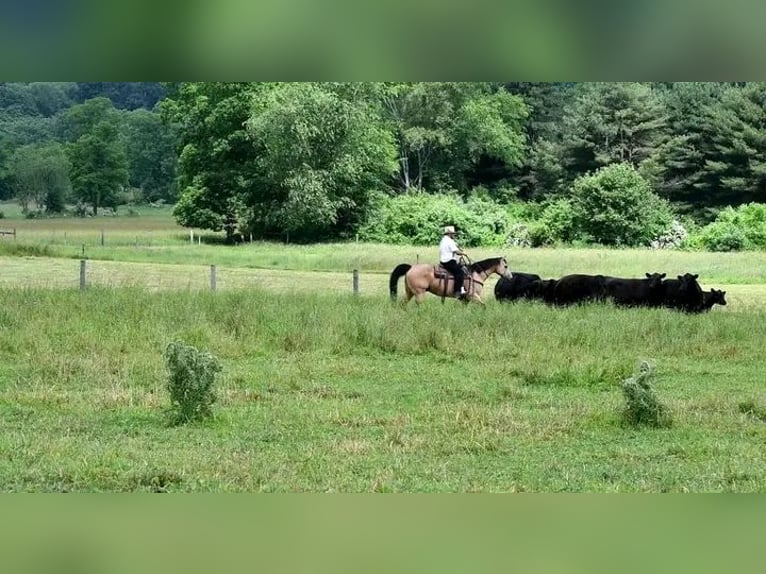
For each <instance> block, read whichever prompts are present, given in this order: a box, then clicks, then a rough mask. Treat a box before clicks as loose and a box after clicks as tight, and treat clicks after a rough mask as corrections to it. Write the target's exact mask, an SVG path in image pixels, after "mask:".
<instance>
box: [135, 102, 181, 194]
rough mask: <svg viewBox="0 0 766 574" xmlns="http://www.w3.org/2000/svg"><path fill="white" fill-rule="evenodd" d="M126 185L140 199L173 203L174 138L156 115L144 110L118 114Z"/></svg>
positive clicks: (175, 162) (174, 172) (175, 161)
mask: <svg viewBox="0 0 766 574" xmlns="http://www.w3.org/2000/svg"><path fill="white" fill-rule="evenodd" d="M122 120H123V124H122V125H123V130H122V132H123V137H124V139H125V146H126V152H127V156H128V163H129V165H130V185H131V186H132V187H134V188H137V189H140V190H141V191H142V195H143V197H144V199H146V200H147V201H157V200H159V199H162V200H164V201H167V202H172V201H173V200H174V195H175V194H174V191H175V174H176V164H177V157H176V137H175V134H174V133H173V131H172V128H171V127H169V126H167V125H165V124H163V122H162V118H161V117H160V114H159V113H157V112H152V111H148V110H144V109H137V110H134V111H131V112H123V113H122Z"/></svg>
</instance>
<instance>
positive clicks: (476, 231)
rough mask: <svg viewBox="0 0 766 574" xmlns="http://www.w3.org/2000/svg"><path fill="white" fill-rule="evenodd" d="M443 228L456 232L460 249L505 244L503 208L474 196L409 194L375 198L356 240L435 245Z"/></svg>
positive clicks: (505, 218)
mask: <svg viewBox="0 0 766 574" xmlns="http://www.w3.org/2000/svg"><path fill="white" fill-rule="evenodd" d="M445 225H454V226H455V227H456V228H457V230H458V237H457V240H458V243H459V244H460V245H461V246H463V247H475V246H480V245H483V246H500V245H503V244H504V243H505V240H506V235H507V233H508V229H509V218H508V214H507V212H506V210H505V209H504V208H503V206H501V205H499V204H497V203H495V202H493V201H492V200H490V199H484V198H479V197H474V198H471V199H469V200H468V201H463V200H462V199H461V198H460V197H459V196H457V195H455V194H450V195H448V194H438V195H436V194H426V193H409V194H404V195H399V196H395V197H388V196H386V197H379V198H378V200H377V201H376V207H375V210H374V211H373V212H372V214H371V216H370V218H369V220H368V221H367V223H365V224H364V225H363V226H362V227H361V229H360V230H359V238H360V239H362V240H364V241H372V242H377V243H396V244H408V243H409V244H413V245H437V244H438V243H439V240H440V239H441V237H442V229H443V227H444V226H445Z"/></svg>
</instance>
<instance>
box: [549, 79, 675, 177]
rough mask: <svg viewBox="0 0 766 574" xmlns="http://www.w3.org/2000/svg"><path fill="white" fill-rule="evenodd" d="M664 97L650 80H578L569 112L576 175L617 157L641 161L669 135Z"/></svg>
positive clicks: (567, 140)
mask: <svg viewBox="0 0 766 574" xmlns="http://www.w3.org/2000/svg"><path fill="white" fill-rule="evenodd" d="M666 119H667V117H666V113H665V110H664V107H663V104H662V101H661V100H660V99H659V98H658V96H657V94H656V93H655V92H654V90H653V89H652V86H651V85H649V84H646V83H638V82H606V83H605V82H594V83H583V84H580V85H579V86H578V89H577V90H576V92H575V98H574V101H573V103H572V105H571V106H570V107H568V108H567V109H566V112H565V115H564V124H565V126H566V131H565V145H566V149H567V150H568V151H567V154H568V156H569V157H570V162H571V165H572V168H573V172H574V173H573V175H578V172H579V173H580V174H584V173H586V172H589V171H592V170H594V169H597V168H599V167H602V166H606V165H609V164H611V163H629V164H631V165H633V166H634V167H639V166H641V164H642V163H644V162H645V161H648V160H651V158H652V157H653V156H654V155H655V154H656V153H657V151H658V150H659V148H660V145H661V144H662V141H663V140H664V139H666V136H665V130H664V127H665V122H666Z"/></svg>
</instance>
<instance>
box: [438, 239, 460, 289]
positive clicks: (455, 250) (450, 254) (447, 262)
mask: <svg viewBox="0 0 766 574" xmlns="http://www.w3.org/2000/svg"><path fill="white" fill-rule="evenodd" d="M465 255H466V254H465V252H463V251H462V250H461V249H460V247H458V244H457V243H456V242H455V228H454V227H453V226H452V225H448V226H446V227H445V228H444V236H443V237H442V240H441V242H440V243H439V263H441V266H442V267H444V268H445V269H446V270H447V271H449V272H450V273H452V274H453V275H454V276H455V297H457V298H458V299H463V298H464V297H465V296H466V291H465V288H464V287H463V278H464V273H463V267H462V266H461V265H460V263H459V259H458V258H459V257H463V256H465Z"/></svg>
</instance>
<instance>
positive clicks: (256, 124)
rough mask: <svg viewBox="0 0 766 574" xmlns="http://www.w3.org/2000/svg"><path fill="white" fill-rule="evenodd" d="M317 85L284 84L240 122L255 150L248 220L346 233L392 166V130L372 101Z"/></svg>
mask: <svg viewBox="0 0 766 574" xmlns="http://www.w3.org/2000/svg"><path fill="white" fill-rule="evenodd" d="M344 95H345V92H344V91H341V92H340V93H338V92H336V91H335V90H333V89H332V87H326V86H324V85H320V84H309V83H306V84H284V85H281V86H279V87H278V88H275V89H273V90H271V91H270V92H269V93H268V94H266V95H265V96H264V98H263V99H262V100H260V101H259V102H258V103H257V104H256V105H254V108H253V112H252V114H251V117H250V119H249V121H248V122H247V129H248V133H249V136H250V138H251V139H252V140H253V143H254V145H255V148H256V149H257V150H258V151H259V154H258V159H257V161H256V167H257V171H258V177H259V185H258V189H257V190H256V192H255V193H253V194H251V195H250V196H249V197H248V198H247V199H246V200H245V203H246V205H247V206H248V207H249V208H250V209H251V210H252V222H251V226H252V227H254V228H255V229H256V230H259V229H261V228H262V227H264V226H267V227H272V228H274V227H276V228H278V229H281V230H285V231H288V232H289V233H290V234H291V237H293V238H297V239H304V240H312V239H317V238H318V237H323V236H333V235H335V236H337V235H339V234H340V235H342V234H343V233H344V232H345V233H346V234H348V233H349V232H351V231H353V230H354V229H355V228H356V226H357V225H358V224H359V223H360V222H361V220H362V218H363V217H364V214H365V213H366V210H367V207H368V203H369V201H370V192H371V191H372V190H374V189H380V188H382V187H383V186H384V185H385V184H386V183H387V182H388V181H389V180H390V179H391V178H392V176H393V174H394V173H395V171H396V168H397V164H396V159H395V158H396V149H395V147H394V143H393V138H392V137H391V134H390V133H389V132H388V131H386V130H385V129H384V127H383V124H382V120H381V118H380V116H379V114H378V110H376V109H375V108H374V107H373V106H371V105H369V104H368V103H366V102H364V101H362V100H360V99H357V98H355V97H353V96H351V97H343V96H344Z"/></svg>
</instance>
